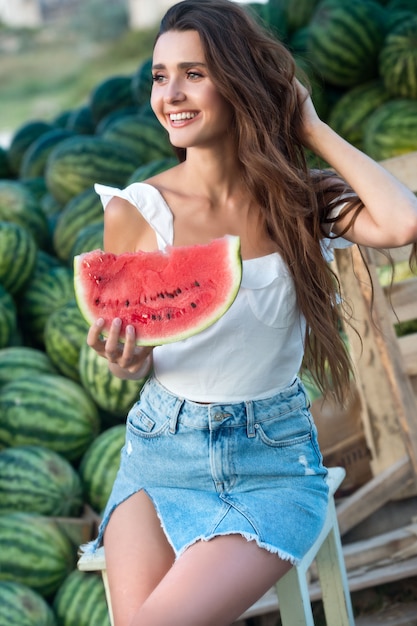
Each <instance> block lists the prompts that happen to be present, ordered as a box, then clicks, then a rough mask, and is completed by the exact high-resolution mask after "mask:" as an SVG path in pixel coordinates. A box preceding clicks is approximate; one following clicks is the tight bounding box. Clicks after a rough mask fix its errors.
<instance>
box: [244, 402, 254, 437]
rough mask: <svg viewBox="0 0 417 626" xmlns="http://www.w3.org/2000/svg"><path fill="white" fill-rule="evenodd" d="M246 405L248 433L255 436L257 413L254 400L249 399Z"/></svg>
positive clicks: (249, 435)
mask: <svg viewBox="0 0 417 626" xmlns="http://www.w3.org/2000/svg"><path fill="white" fill-rule="evenodd" d="M245 405H246V434H247V436H248V437H255V415H254V412H253V402H252V401H251V400H249V401H248V402H245Z"/></svg>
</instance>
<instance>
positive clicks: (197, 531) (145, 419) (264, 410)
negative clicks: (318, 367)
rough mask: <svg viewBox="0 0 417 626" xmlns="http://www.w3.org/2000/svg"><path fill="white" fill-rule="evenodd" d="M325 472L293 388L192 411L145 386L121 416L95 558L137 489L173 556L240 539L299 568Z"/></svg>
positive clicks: (321, 512)
mask: <svg viewBox="0 0 417 626" xmlns="http://www.w3.org/2000/svg"><path fill="white" fill-rule="evenodd" d="M326 475H327V470H326V468H325V467H323V464H322V456H321V453H320V450H319V446H318V443H317V430H316V427H315V425H314V422H313V418H312V416H311V413H310V411H309V401H308V398H307V396H306V393H305V390H304V388H303V386H302V384H301V382H300V381H299V379H296V380H295V382H294V383H293V384H292V385H291V386H290V387H288V388H286V389H284V390H283V391H280V392H279V393H278V394H276V395H274V396H272V397H269V398H264V399H261V400H254V401H247V402H232V403H214V404H199V403H197V402H191V401H189V400H186V399H184V398H179V397H177V396H176V395H174V394H172V393H171V392H169V391H168V390H167V389H165V388H164V387H163V386H162V385H161V384H160V383H159V382H158V381H157V380H156V379H155V378H150V379H149V380H148V381H147V383H146V384H145V386H144V387H143V389H142V392H141V396H140V399H139V400H138V402H137V403H136V404H135V405H134V406H133V407H132V409H131V410H130V412H129V414H128V416H127V426H126V440H125V445H124V447H123V448H122V451H121V462H120V468H119V471H118V474H117V477H116V480H115V483H114V486H113V489H112V492H111V495H110V498H109V501H108V503H107V506H106V508H105V510H104V512H103V517H102V522H101V525H100V528H99V533H98V537H97V539H96V540H95V541H93V542H91V543H90V544H88V545H87V546H84V549H85V551H87V552H94V550H95V549H96V548H97V547H98V546H100V545H101V544H102V537H103V533H104V530H105V528H106V525H107V523H108V520H109V517H110V515H111V514H112V512H113V511H114V509H115V508H116V507H117V506H118V505H119V504H120V503H121V502H123V501H124V500H126V499H127V498H129V496H131V495H132V494H133V493H135V492H137V491H139V490H141V489H143V490H144V491H145V492H146V493H147V494H148V496H149V497H150V498H151V500H152V502H153V504H154V506H155V509H156V512H157V514H158V517H159V519H160V522H161V526H162V528H163V529H164V532H165V534H166V536H167V539H168V541H169V543H170V544H171V545H172V547H173V549H174V551H175V553H176V555H177V556H179V555H180V554H181V553H182V552H183V551H184V550H186V549H187V547H188V546H190V545H192V544H193V543H195V542H196V541H199V540H203V541H208V540H210V539H212V538H213V537H216V536H219V535H229V534H239V535H241V536H243V537H245V538H246V539H247V540H249V541H252V540H253V541H256V543H257V544H258V545H259V546H260V547H261V548H264V549H266V550H268V551H270V552H273V553H275V554H277V555H278V556H279V557H281V558H282V559H285V560H288V561H290V562H291V563H293V564H297V563H298V562H299V561H300V559H301V558H302V557H303V555H304V554H305V553H306V552H307V551H308V549H309V548H310V547H311V545H312V544H313V543H314V541H315V539H316V537H317V536H318V534H319V532H320V530H321V528H322V525H323V522H324V518H325V514H326V508H327V502H328V488H327V484H326V481H325V478H326Z"/></svg>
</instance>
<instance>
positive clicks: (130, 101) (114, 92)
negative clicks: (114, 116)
mask: <svg viewBox="0 0 417 626" xmlns="http://www.w3.org/2000/svg"><path fill="white" fill-rule="evenodd" d="M151 76H152V75H151ZM134 104H135V100H134V97H133V90H132V77H131V76H125V75H115V76H109V77H107V78H105V79H104V80H102V81H101V82H100V83H99V84H98V85H96V87H95V88H94V89H93V91H92V92H91V94H90V100H89V107H90V110H91V116H92V119H93V121H94V124H98V123H99V122H100V120H102V119H103V118H104V117H106V116H107V115H109V113H111V112H113V111H117V110H118V109H124V108H126V107H131V106H133V105H134Z"/></svg>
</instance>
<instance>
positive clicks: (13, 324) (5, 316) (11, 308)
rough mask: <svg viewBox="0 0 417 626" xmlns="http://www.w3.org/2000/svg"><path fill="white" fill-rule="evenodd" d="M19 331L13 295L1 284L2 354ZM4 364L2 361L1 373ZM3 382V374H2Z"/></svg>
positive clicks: (0, 334) (0, 331)
mask: <svg viewBox="0 0 417 626" xmlns="http://www.w3.org/2000/svg"><path fill="white" fill-rule="evenodd" d="M16 330H17V312H16V305H15V302H14V300H13V298H12V296H11V294H10V293H9V292H8V291H7V290H6V289H5V288H4V287H3V286H2V285H1V284H0V354H1V349H2V348H6V347H7V346H8V345H9V344H10V342H11V340H12V337H13V336H14V334H15V332H16ZM1 369H2V363H1V360H0V371H1ZM0 381H1V373H0Z"/></svg>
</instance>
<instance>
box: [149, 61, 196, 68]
mask: <svg viewBox="0 0 417 626" xmlns="http://www.w3.org/2000/svg"><path fill="white" fill-rule="evenodd" d="M165 67H166V66H165V65H164V64H163V63H155V65H153V66H152V69H153V70H163V69H165ZM177 67H178V68H179V69H181V70H184V69H187V68H189V67H207V65H206V63H203V62H202V61H183V62H182V63H178V65H177Z"/></svg>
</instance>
